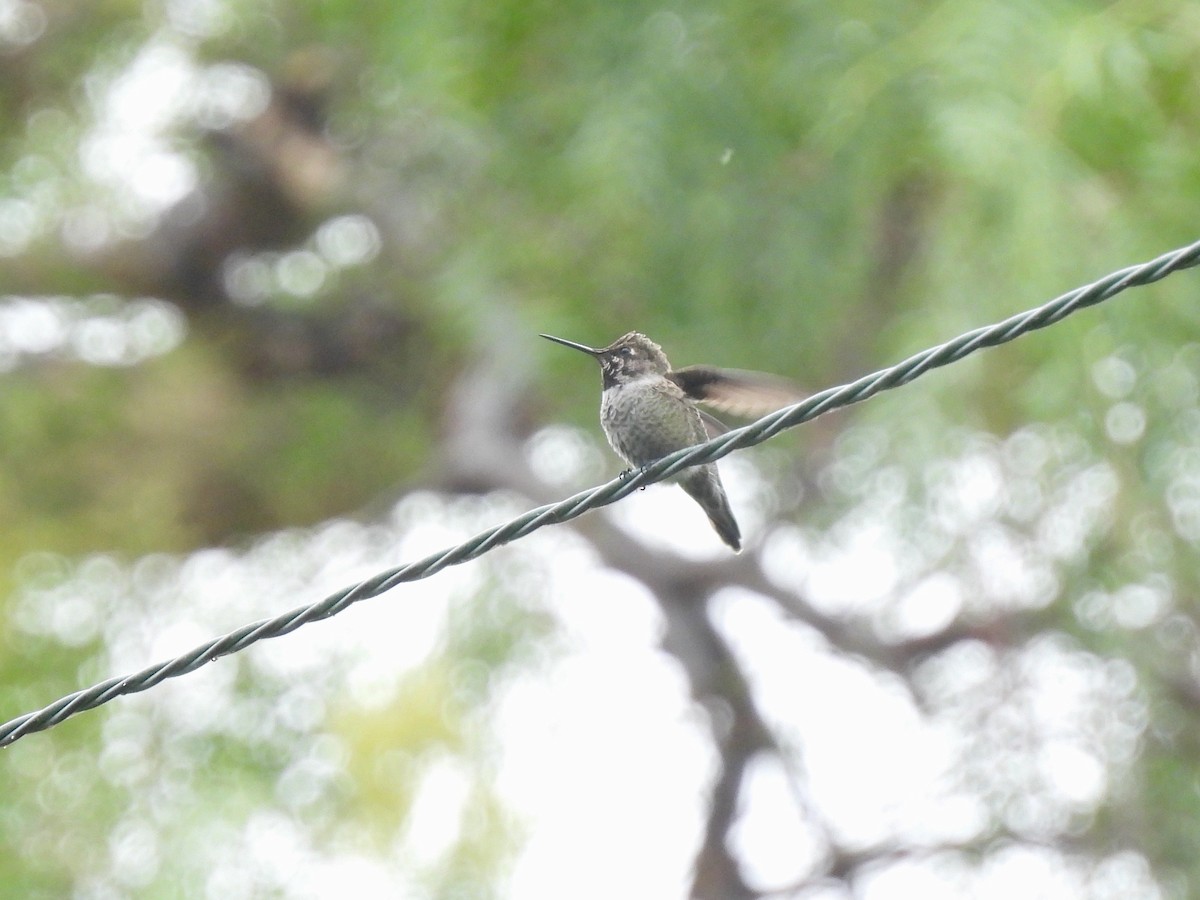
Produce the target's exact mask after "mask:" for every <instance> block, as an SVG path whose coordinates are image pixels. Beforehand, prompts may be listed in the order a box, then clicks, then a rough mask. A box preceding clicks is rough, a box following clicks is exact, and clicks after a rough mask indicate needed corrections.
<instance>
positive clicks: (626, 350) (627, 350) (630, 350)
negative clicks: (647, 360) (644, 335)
mask: <svg viewBox="0 0 1200 900" xmlns="http://www.w3.org/2000/svg"><path fill="white" fill-rule="evenodd" d="M621 355H622V356H636V355H637V354H636V353H634V351H633V348H632V347H622V348H621Z"/></svg>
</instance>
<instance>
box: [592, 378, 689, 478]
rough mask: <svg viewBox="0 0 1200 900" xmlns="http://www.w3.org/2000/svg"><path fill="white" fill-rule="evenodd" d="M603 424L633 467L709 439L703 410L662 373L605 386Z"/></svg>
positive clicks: (602, 409)
mask: <svg viewBox="0 0 1200 900" xmlns="http://www.w3.org/2000/svg"><path fill="white" fill-rule="evenodd" d="M600 424H601V426H602V427H603V428H604V434H605V436H606V437H607V438H608V442H609V443H610V444H611V445H612V448H613V449H614V450H616V451H617V453H618V454H620V456H621V457H622V458H623V459H624V460H625V461H626V462H628V463H629V464H630V465H631V466H634V467H638V466H644V465H646V463H649V462H653V461H654V460H656V459H661V458H662V457H664V456H666V455H667V454H668V453H673V452H674V451H676V450H679V449H682V448H683V447H690V446H692V445H693V444H699V443H701V442H702V441H704V440H705V438H706V437H707V433H706V432H705V430H704V423H703V422H702V421H701V419H700V413H699V411H698V410H697V409H696V408H695V407H694V406H692V404H691V403H689V402H688V401H687V400H686V399H684V398H683V396H682V391H680V390H679V389H678V388H677V387H676V386H675V385H674V384H672V383H671V382H669V381H667V379H665V378H663V377H662V376H661V375H646V376H643V377H641V378H637V379H635V380H633V381H628V382H625V383H623V384H614V385H611V386H610V387H607V388H605V390H604V393H603V394H602V395H601V399H600Z"/></svg>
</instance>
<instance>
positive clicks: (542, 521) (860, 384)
mask: <svg viewBox="0 0 1200 900" xmlns="http://www.w3.org/2000/svg"><path fill="white" fill-rule="evenodd" d="M1198 263H1200V241H1197V242H1196V243H1194V244H1191V245H1189V246H1187V247H1182V248H1180V249H1178V250H1173V251H1171V252H1170V253H1166V254H1163V255H1162V256H1160V257H1158V258H1157V259H1153V260H1151V261H1150V262H1147V263H1143V264H1141V265H1138V266H1130V267H1129V268H1126V269H1121V270H1120V271H1117V272H1113V273H1112V274H1111V275H1108V276H1106V277H1104V278H1101V279H1100V280H1099V281H1096V282H1093V283H1092V284H1089V285H1085V286H1084V287H1080V288H1076V289H1075V290H1073V291H1071V292H1069V293H1066V294H1063V295H1062V296H1060V297H1057V298H1055V299H1054V300H1051V301H1050V302H1049V303H1046V304H1045V305H1043V306H1039V307H1037V308H1035V309H1031V310H1029V311H1028V312H1024V313H1020V314H1019V315H1015V316H1012V317H1011V318H1009V319H1005V320H1004V321H1003V322H998V323H996V324H995V325H989V326H987V327H985V328H977V329H975V330H974V331H968V332H967V333H966V334H963V335H960V336H959V337H956V338H954V339H953V340H951V341H947V342H946V343H944V344H940V345H938V346H936V347H931V348H930V349H928V350H925V351H923V352H921V353H918V354H916V355H915V356H910V357H909V358H908V359H906V360H904V361H903V362H900V363H898V364H896V365H894V366H891V367H889V368H887V369H882V370H880V371H878V372H875V373H873V374H871V375H866V376H864V377H863V378H860V379H858V380H857V381H854V382H851V383H850V384H846V385H842V386H841V387H836V388H829V389H828V390H824V391H821V392H820V393H819V394H814V395H813V396H811V397H809V398H808V399H807V400H804V401H803V402H801V403H797V404H795V405H793V406H788V407H785V408H783V409H781V410H778V411H777V412H774V413H771V414H770V415H768V416H764V417H763V418H761V419H759V420H758V421H757V422H754V423H753V424H752V425H747V426H746V427H744V428H739V429H736V430H734V431H729V432H727V433H725V434H723V435H721V436H720V437H717V438H714V439H712V440H710V441H708V442H706V443H703V444H697V445H696V446H694V447H688V448H686V449H684V450H680V451H677V452H675V453H672V454H670V455H668V456H664V457H663V458H662V459H660V460H657V461H656V462H654V463H651V464H650V465H648V466H645V467H644V468H642V469H639V470H638V471H637V472H635V473H633V474H631V475H628V476H624V477H619V478H616V479H614V480H612V481H610V482H608V483H607V484H603V485H600V486H599V487H595V488H592V489H591V490H587V491H583V492H581V493H578V494H575V495H574V496H571V497H568V498H567V499H565V500H561V501H559V502H558V503H553V504H548V505H546V506H539V507H537V508H536V509H532V510H530V511H529V512H527V513H525V514H524V515H521V516H518V517H517V518H515V519H513V520H512V521H510V522H506V523H504V524H503V525H499V526H496V527H495V528H491V529H489V530H487V531H484V532H481V533H479V534H477V535H475V536H474V537H472V538H470V539H468V540H466V541H464V542H463V543H461V544H459V545H458V546H457V547H452V548H450V549H448V550H444V551H442V552H440V553H434V554H432V555H431V556H427V557H425V558H424V559H422V560H419V561H417V562H413V563H408V564H407V565H403V566H398V567H396V568H393V569H388V570H387V571H384V572H380V573H379V574H378V575H376V576H374V577H373V578H369V579H367V580H366V581H363V582H361V583H359V584H357V585H354V586H353V587H349V588H346V589H344V590H341V591H338V592H337V593H335V594H331V595H330V596H328V597H326V598H325V599H324V600H319V601H317V602H316V603H313V604H311V605H308V606H301V607H297V608H296V609H293V610H290V611H289V612H285V613H283V614H281V615H278V616H275V617H274V618H271V619H264V620H262V621H259V622H253V623H251V624H249V625H244V626H242V627H241V628H238V629H237V630H236V631H231V632H229V633H228V634H226V635H224V636H222V637H219V638H216V639H215V640H211V641H208V642H207V643H204V644H201V645H200V646H198V647H195V648H194V649H192V650H190V651H189V652H187V653H184V654H183V655H182V656H178V657H176V658H175V659H171V660H167V661H165V662H161V663H157V664H155V665H152V666H149V667H148V668H145V669H142V670H141V671H140V672H135V673H133V674H131V675H126V676H123V677H119V678H110V679H109V680H107V681H103V682H101V683H100V684H97V685H94V686H92V687H90V688H87V689H86V690H81V691H77V692H75V693H73V694H69V695H67V696H66V697H62V698H61V699H59V700H56V701H55V702H54V703H51V704H50V705H49V706H46V707H44V708H43V709H40V710H37V711H35V712H31V713H26V714H25V715H22V716H18V717H17V718H15V719H12V720H11V721H9V722H6V723H4V724H3V725H0V747H5V746H7V745H9V744H12V743H13V742H15V741H17V740H19V739H20V738H22V737H24V736H25V735H27V734H32V733H33V732H36V731H44V730H46V729H48V728H51V727H53V726H55V725H57V724H58V723H60V722H62V721H64V720H66V719H68V718H70V717H71V716H74V715H76V714H77V713H81V712H84V711H85V710H89V709H95V708H96V707H98V706H101V705H103V704H105V703H107V702H108V701H109V700H112V699H114V698H115V697H119V696H121V695H122V694H134V693H138V692H139V691H144V690H148V689H149V688H152V687H154V685H156V684H158V683H159V682H160V681H164V680H165V679H167V678H175V677H176V676H179V675H184V674H186V673H188V672H194V671H195V670H196V669H199V668H200V667H201V666H204V665H207V664H208V663H210V662H215V661H216V660H217V659H219V658H220V657H222V656H227V655H229V654H232V653H237V652H239V651H241V650H244V649H246V648H247V647H249V646H250V645H251V644H255V643H257V642H258V641H261V640H265V639H267V638H274V637H280V636H282V635H285V634H288V633H290V632H292V631H295V630H296V629H297V628H299V627H300V626H301V625H306V624H308V623H309V622H316V621H319V620H321V619H327V618H329V617H330V616H334V615H337V614H338V613H340V612H341V611H342V610H344V609H345V608H346V607H348V606H350V605H351V604H353V603H357V602H358V601H360V600H366V599H367V598H369V597H376V596H378V595H379V594H382V593H384V592H385V591H389V590H391V589H392V588H394V587H395V586H396V585H398V584H402V583H404V582H406V581H417V580H419V579H422V578H427V577H428V576H430V575H433V574H434V573H436V572H439V571H441V570H442V569H444V568H446V567H447V566H453V565H457V564H458V563H462V562H467V561H468V560H472V559H476V558H477V557H480V556H482V555H483V554H485V553H487V552H488V551H490V550H491V549H493V548H494V547H498V546H500V545H501V544H506V543H508V542H509V541H515V540H517V539H518V538H522V537H525V535H527V534H529V533H531V532H533V531H536V530H537V529H539V528H541V527H542V526H544V525H550V524H558V523H561V522H566V521H568V520H570V519H574V518H576V517H577V516H581V515H583V513H585V512H587V511H588V510H591V509H595V508H596V507H600V506H607V505H608V504H610V503H614V502H615V501H617V500H620V499H621V498H622V497H624V496H626V495H627V494H630V493H632V492H633V491H636V490H637V489H638V488H640V487H642V486H643V485H647V484H653V483H654V482H657V481H662V480H663V479H665V478H668V477H670V476H671V475H673V474H675V473H676V472H678V471H679V470H680V469H684V468H687V467H689V466H696V465H702V464H704V463H709V462H713V461H714V460H718V459H720V458H721V457H723V456H725V455H726V454H728V453H731V452H732V451H734V450H738V449H741V448H743V447H750V446H753V445H754V444H760V443H762V442H763V441H766V440H768V439H770V438H772V437H774V436H775V435H776V434H778V433H779V432H781V431H783V430H785V429H788V428H793V427H795V426H796V425H800V424H801V423H803V422H807V421H809V420H810V419H815V418H816V417H817V416H820V415H823V414H824V413H827V412H830V411H831V410H834V409H838V408H840V407H843V406H849V405H850V404H852V403H859V402H861V401H863V400H866V399H868V398H869V397H872V396H874V395H875V394H878V393H879V392H881V391H885V390H888V389H890V388H894V387H899V386H900V385H903V384H908V383H909V382H910V381H913V380H914V379H916V378H918V377H920V376H921V375H923V374H925V373H926V372H928V371H930V370H931V369H936V368H938V367H940V366H945V365H948V364H950V363H952V362H957V361H958V360H960V359H962V358H963V357H965V356H969V355H970V354H972V353H974V352H975V351H976V350H979V349H981V348H983V347H994V346H997V345H999V344H1003V343H1006V342H1008V341H1011V340H1013V339H1014V338H1016V337H1019V336H1020V335H1022V334H1025V333H1026V332H1029V331H1034V330H1036V329H1038V328H1045V327H1046V326H1048V325H1053V324H1054V323H1056V322H1059V321H1061V320H1062V319H1064V318H1066V317H1067V316H1069V315H1070V314H1071V313H1073V312H1076V311H1078V310H1080V309H1083V308H1085V307H1088V306H1093V305H1095V304H1097V303H1100V302H1102V301H1104V300H1108V299H1109V298H1111V297H1114V296H1116V295H1117V294H1119V293H1120V292H1121V291H1123V290H1125V289H1126V288H1130V287H1135V286H1138V285H1146V284H1151V283H1153V282H1155V281H1158V280H1159V279H1161V278H1165V277H1166V276H1167V275H1169V274H1170V273H1172V272H1175V271H1178V270H1180V269H1186V268H1190V267H1192V266H1195V265H1197V264H1198Z"/></svg>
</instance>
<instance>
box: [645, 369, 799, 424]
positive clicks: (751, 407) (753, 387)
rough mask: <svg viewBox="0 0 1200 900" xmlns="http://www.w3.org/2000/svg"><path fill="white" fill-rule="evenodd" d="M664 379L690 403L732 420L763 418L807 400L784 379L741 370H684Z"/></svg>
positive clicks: (678, 370) (677, 370)
mask: <svg viewBox="0 0 1200 900" xmlns="http://www.w3.org/2000/svg"><path fill="white" fill-rule="evenodd" d="M667 378H669V379H670V380H671V381H673V382H674V383H675V384H676V385H678V386H679V388H680V390H682V391H683V393H684V394H686V395H687V396H688V397H690V398H692V399H693V400H698V401H700V402H701V403H707V404H708V405H709V406H711V407H713V409H717V410H720V411H721V412H726V413H729V414H730V415H734V416H742V417H752V416H765V415H766V414H767V413H769V412H774V411H775V410H777V409H782V408H783V407H785V406H790V405H791V404H793V403H799V402H800V401H801V400H803V399H804V398H805V397H806V396H807V395H806V394H805V393H804V392H803V391H801V390H800V389H799V388H798V387H796V385H794V384H792V383H791V382H790V381H788V380H787V379H786V378H779V377H777V376H775V375H765V374H763V373H762V372H748V371H745V370H743V369H718V368H715V367H713V366H686V367H684V368H682V369H676V370H675V371H673V372H669V373H667Z"/></svg>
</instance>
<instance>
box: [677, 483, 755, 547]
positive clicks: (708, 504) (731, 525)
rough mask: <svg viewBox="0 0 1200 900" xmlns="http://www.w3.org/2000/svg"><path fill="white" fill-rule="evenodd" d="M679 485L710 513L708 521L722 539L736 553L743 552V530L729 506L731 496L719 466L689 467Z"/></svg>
mask: <svg viewBox="0 0 1200 900" xmlns="http://www.w3.org/2000/svg"><path fill="white" fill-rule="evenodd" d="M679 486H680V487H681V488H683V489H684V490H685V491H687V493H688V496H690V497H691V498H692V499H693V500H695V501H696V502H697V503H699V504H700V507H701V508H702V509H703V510H704V512H705V513H707V514H708V521H709V522H711V523H712V527H713V528H714V529H715V530H716V532H717V535H718V536H719V537H720V538H721V540H723V541H724V542H725V543H726V544H728V545H729V546H730V547H732V548H733V552H734V553H741V552H742V532H741V529H740V528H738V523H737V519H735V518H734V517H733V510H732V509H730V508H729V498H728V497H726V496H725V488H724V486H722V484H721V476H719V475H718V474H717V467H716V466H715V465H712V464H710V465H707V466H697V467H696V468H694V469H689V470H687V471H686V472H685V473H684V477H683V478H681V479H680V480H679Z"/></svg>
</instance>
